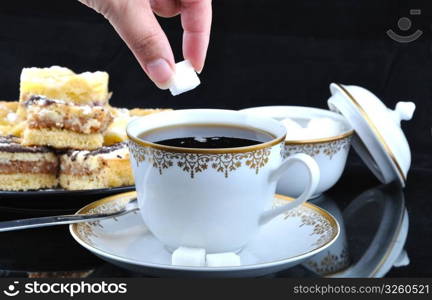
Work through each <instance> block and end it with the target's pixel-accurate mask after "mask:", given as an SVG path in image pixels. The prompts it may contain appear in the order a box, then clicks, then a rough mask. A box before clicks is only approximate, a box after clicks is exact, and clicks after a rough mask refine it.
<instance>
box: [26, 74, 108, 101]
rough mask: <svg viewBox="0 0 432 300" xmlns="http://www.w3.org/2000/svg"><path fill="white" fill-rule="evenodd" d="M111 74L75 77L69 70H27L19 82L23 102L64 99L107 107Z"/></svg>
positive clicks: (79, 75) (77, 75) (76, 75)
mask: <svg viewBox="0 0 432 300" xmlns="http://www.w3.org/2000/svg"><path fill="white" fill-rule="evenodd" d="M108 79H109V76H108V73H106V72H100V71H97V72H84V73H81V74H75V73H74V72H73V71H72V70H69V69H68V68H64V67H59V66H52V67H49V68H24V69H23V70H22V72H21V78H20V98H19V100H20V101H25V100H28V99H30V97H31V96H33V95H44V96H46V97H47V98H52V99H61V100H64V101H68V102H73V103H76V104H87V105H94V104H96V105H105V104H107V103H108V99H109V96H110V94H109V92H108Z"/></svg>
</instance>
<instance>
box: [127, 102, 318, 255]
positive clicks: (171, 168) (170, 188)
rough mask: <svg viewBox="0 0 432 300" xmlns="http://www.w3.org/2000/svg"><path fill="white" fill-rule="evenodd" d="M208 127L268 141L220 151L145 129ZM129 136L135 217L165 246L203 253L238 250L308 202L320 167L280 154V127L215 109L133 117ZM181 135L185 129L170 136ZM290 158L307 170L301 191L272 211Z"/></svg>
mask: <svg viewBox="0 0 432 300" xmlns="http://www.w3.org/2000/svg"><path fill="white" fill-rule="evenodd" d="M209 124H211V125H215V126H218V125H221V126H235V127H246V128H250V129H253V130H257V131H260V132H266V133H268V134H269V135H271V136H272V137H274V138H273V139H271V140H270V141H267V142H264V143H260V144H256V145H252V146H246V147H237V148H218V149H216V148H215V149H209V148H207V149H200V148H182V147H173V146H165V145H161V144H157V143H154V142H152V141H148V140H145V135H146V133H149V132H155V130H158V129H161V128H164V127H171V126H181V125H209ZM127 134H128V136H129V149H130V152H131V163H132V168H133V173H134V177H135V185H136V190H137V193H138V203H139V207H140V212H141V215H142V217H143V219H144V222H145V224H146V225H147V227H148V228H149V230H150V231H151V232H152V233H153V234H154V235H155V237H156V238H157V239H159V240H160V241H161V242H162V243H163V244H164V245H165V246H166V247H167V248H168V249H170V250H174V249H176V248H178V247H180V246H186V247H197V248H205V249H206V251H207V252H208V253H217V252H227V251H239V250H241V248H242V247H243V246H245V244H246V243H247V242H248V241H249V240H250V239H251V238H252V237H253V236H254V235H255V234H256V233H257V232H258V229H259V227H260V226H261V225H263V224H265V223H266V222H268V221H269V220H271V219H273V218H274V217H276V216H278V215H279V214H281V213H283V212H285V211H288V210H290V209H292V208H294V207H296V206H298V205H300V204H302V203H303V202H305V201H306V200H308V199H309V198H310V196H311V195H312V194H313V193H314V192H315V189H316V186H317V184H318V182H319V168H318V166H317V164H316V162H315V161H314V159H313V158H311V157H310V156H308V155H306V154H296V155H292V156H290V157H289V158H288V159H285V160H284V159H283V157H282V155H283V146H284V145H283V142H284V140H285V135H286V130H285V128H284V126H283V125H281V124H280V123H279V122H278V121H276V120H273V119H271V118H269V117H262V116H256V115H250V114H247V113H243V112H238V111H231V110H218V109H189V110H176V111H167V112H162V113H158V114H154V115H149V116H146V117H143V118H140V119H136V120H134V121H132V122H131V123H129V125H128V127H127ZM139 136H141V137H143V136H144V138H141V137H139ZM187 136H188V133H187V132H185V133H184V136H171V137H170V138H181V137H187ZM189 136H191V135H190V133H189ZM232 137H236V136H232ZM237 137H239V136H237ZM239 138H241V137H239ZM296 162H300V163H303V164H304V165H305V166H306V168H307V170H308V175H309V181H308V185H307V187H306V189H305V190H304V192H303V193H302V194H301V195H300V196H299V197H298V198H297V199H295V200H294V201H292V202H291V203H289V204H286V205H285V206H281V207H278V208H272V207H271V203H272V199H273V195H274V193H275V189H276V183H277V181H278V179H279V178H280V176H281V175H282V174H284V173H285V171H286V170H287V169H289V166H290V165H291V164H293V163H296ZM284 176H287V175H286V174H285V175H284ZM289 176H293V177H294V176H296V174H289Z"/></svg>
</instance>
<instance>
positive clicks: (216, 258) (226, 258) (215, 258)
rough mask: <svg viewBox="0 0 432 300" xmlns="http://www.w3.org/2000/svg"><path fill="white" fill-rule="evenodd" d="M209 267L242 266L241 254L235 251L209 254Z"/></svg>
mask: <svg viewBox="0 0 432 300" xmlns="http://www.w3.org/2000/svg"><path fill="white" fill-rule="evenodd" d="M206 259H207V266H208V267H236V266H240V256H238V255H237V254H235V253H234V252H224V253H214V254H207V255H206Z"/></svg>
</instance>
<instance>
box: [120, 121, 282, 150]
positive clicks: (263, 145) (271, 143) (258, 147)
mask: <svg viewBox="0 0 432 300" xmlns="http://www.w3.org/2000/svg"><path fill="white" fill-rule="evenodd" d="M221 125H223V124H221ZM254 129H256V130H259V129H257V128H254ZM126 133H127V136H128V137H129V139H130V140H132V141H133V142H134V143H136V144H138V145H140V146H143V147H150V148H154V149H158V150H164V151H167V152H175V153H199V154H225V153H247V152H254V151H257V150H261V149H265V148H271V147H273V146H275V145H277V144H280V143H282V142H283V141H284V140H285V137H286V135H283V136H281V137H278V138H274V139H272V140H271V141H268V142H265V143H260V144H257V145H252V146H245V147H233V148H186V147H174V146H166V145H160V144H156V143H152V142H148V141H144V140H142V139H139V138H137V137H134V136H132V135H130V134H129V132H126Z"/></svg>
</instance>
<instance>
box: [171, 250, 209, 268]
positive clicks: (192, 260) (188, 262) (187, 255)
mask: <svg viewBox="0 0 432 300" xmlns="http://www.w3.org/2000/svg"><path fill="white" fill-rule="evenodd" d="M205 259H206V251H205V249H202V248H189V247H179V248H177V249H176V250H175V251H174V252H173V253H172V256H171V264H172V265H173V266H188V267H203V266H205V263H206V260H205Z"/></svg>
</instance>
